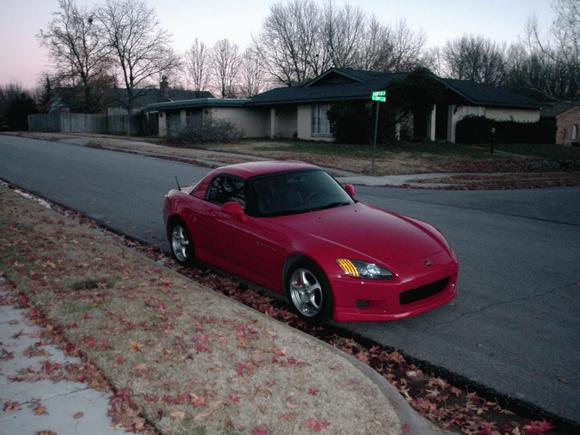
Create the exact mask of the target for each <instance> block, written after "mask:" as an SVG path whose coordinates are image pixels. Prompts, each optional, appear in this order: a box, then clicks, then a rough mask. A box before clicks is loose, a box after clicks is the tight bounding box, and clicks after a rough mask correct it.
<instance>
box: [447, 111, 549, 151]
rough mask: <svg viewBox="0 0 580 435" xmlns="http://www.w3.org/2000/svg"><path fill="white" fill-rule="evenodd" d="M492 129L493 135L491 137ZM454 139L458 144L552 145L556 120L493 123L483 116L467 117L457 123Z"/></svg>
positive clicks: (542, 119) (541, 119)
mask: <svg viewBox="0 0 580 435" xmlns="http://www.w3.org/2000/svg"><path fill="white" fill-rule="evenodd" d="M492 128H495V134H493V135H492V133H491V131H492ZM455 139H456V142H459V143H488V142H491V141H494V142H495V143H530V144H553V143H555V140H556V120H555V119H554V118H540V120H539V121H538V122H515V121H494V120H491V119H488V118H485V117H483V116H469V117H467V118H464V119H462V120H461V121H459V122H458V123H457V127H456V130H455Z"/></svg>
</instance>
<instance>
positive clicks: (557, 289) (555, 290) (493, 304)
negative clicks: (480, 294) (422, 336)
mask: <svg viewBox="0 0 580 435" xmlns="http://www.w3.org/2000/svg"><path fill="white" fill-rule="evenodd" d="M578 283H580V281H574V282H571V283H567V284H563V285H560V286H558V287H554V288H551V289H549V290H546V291H543V292H540V293H536V294H533V295H529V296H521V297H519V298H513V299H508V300H505V301H499V302H491V303H489V304H486V305H484V306H482V307H480V308H478V309H477V310H471V311H466V312H464V313H461V314H459V315H458V316H456V317H454V318H453V319H451V320H446V321H444V322H440V323H436V324H434V325H431V326H429V327H427V328H424V329H423V332H427V331H429V330H431V329H434V328H436V327H438V326H443V325H448V324H450V323H455V322H457V321H458V320H461V319H463V318H464V317H467V316H471V315H472V314H479V313H481V312H483V311H486V310H488V309H490V308H493V307H497V306H500V305H507V304H511V303H513V302H520V301H526V300H529V299H534V298H539V297H542V296H546V295H549V294H551V293H555V292H557V291H559V290H563V289H565V288H566V287H570V286H574V285H579V284H578Z"/></svg>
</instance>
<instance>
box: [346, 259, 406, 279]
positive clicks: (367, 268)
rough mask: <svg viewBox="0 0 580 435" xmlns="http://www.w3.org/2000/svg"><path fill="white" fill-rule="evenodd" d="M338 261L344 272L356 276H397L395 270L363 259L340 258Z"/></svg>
mask: <svg viewBox="0 0 580 435" xmlns="http://www.w3.org/2000/svg"><path fill="white" fill-rule="evenodd" d="M336 262H337V263H338V265H339V266H340V268H341V269H342V271H343V272H344V273H346V274H347V275H350V276H352V277H355V278H367V279H393V278H394V276H395V275H393V272H391V271H390V270H388V269H385V268H384V267H382V266H379V265H378V264H376V263H367V262H366V261H361V260H347V259H346V258H339V259H337V260H336Z"/></svg>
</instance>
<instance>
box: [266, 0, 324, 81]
mask: <svg viewBox="0 0 580 435" xmlns="http://www.w3.org/2000/svg"><path fill="white" fill-rule="evenodd" d="M321 22H322V13H321V10H320V9H319V8H318V7H317V5H316V3H314V2H313V1H312V0H292V1H290V2H288V3H284V2H279V3H275V4H273V5H272V6H271V7H270V14H269V15H268V17H267V18H266V20H265V21H264V24H263V26H262V31H261V32H260V34H259V36H258V38H257V39H256V40H255V49H256V52H257V53H258V54H259V55H260V59H261V61H262V64H263V65H264V68H265V69H266V70H267V71H268V73H269V74H270V75H272V76H273V77H274V78H275V79H276V80H277V81H278V82H280V83H284V84H286V85H295V84H299V83H304V82H305V81H307V80H308V79H311V78H312V77H315V76H317V75H318V74H320V73H321V72H323V71H324V70H326V69H327V68H328V67H329V65H330V58H329V57H328V53H327V52H326V51H325V50H324V44H323V41H322V38H321V37H320V30H319V29H320V23H321Z"/></svg>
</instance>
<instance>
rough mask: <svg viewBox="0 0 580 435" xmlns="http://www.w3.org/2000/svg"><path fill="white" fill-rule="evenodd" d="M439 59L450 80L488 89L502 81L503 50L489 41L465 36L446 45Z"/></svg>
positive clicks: (503, 72)
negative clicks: (476, 83) (488, 86)
mask: <svg viewBox="0 0 580 435" xmlns="http://www.w3.org/2000/svg"><path fill="white" fill-rule="evenodd" d="M441 55H442V60H443V64H444V66H443V69H444V71H445V73H446V75H448V76H449V77H452V78H456V79H461V80H473V81H475V82H478V83H487V84H491V85H501V84H502V83H503V82H504V81H505V74H506V72H505V46H503V45H500V44H497V43H495V42H494V41H491V40H490V39H486V38H484V37H482V36H470V35H464V36H462V37H460V38H457V39H455V40H452V41H448V42H447V44H446V45H445V46H444V47H443V49H442V52H441Z"/></svg>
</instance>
